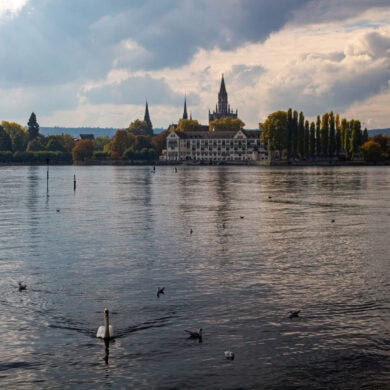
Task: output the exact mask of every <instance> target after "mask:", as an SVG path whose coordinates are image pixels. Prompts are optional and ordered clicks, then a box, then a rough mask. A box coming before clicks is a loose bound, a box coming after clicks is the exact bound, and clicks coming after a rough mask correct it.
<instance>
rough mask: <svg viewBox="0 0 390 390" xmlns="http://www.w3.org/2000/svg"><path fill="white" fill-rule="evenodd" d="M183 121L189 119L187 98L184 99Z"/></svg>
mask: <svg viewBox="0 0 390 390" xmlns="http://www.w3.org/2000/svg"><path fill="white" fill-rule="evenodd" d="M183 119H188V114H187V96H185V97H184V111H183Z"/></svg>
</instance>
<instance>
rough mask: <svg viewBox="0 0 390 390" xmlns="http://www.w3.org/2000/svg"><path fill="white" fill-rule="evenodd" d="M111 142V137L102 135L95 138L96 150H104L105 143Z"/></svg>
mask: <svg viewBox="0 0 390 390" xmlns="http://www.w3.org/2000/svg"><path fill="white" fill-rule="evenodd" d="M110 142H111V140H110V137H107V136H101V137H96V138H95V150H96V151H102V150H104V147H105V145H107V144H109V143H110Z"/></svg>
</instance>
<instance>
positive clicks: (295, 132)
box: [291, 110, 298, 157]
mask: <svg viewBox="0 0 390 390" xmlns="http://www.w3.org/2000/svg"><path fill="white" fill-rule="evenodd" d="M291 145H292V155H293V157H298V148H297V145H298V111H296V110H294V112H293V125H292V137H291Z"/></svg>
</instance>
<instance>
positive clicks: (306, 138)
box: [303, 120, 310, 158]
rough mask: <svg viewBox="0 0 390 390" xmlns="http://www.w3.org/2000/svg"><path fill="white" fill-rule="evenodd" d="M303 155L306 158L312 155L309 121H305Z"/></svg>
mask: <svg viewBox="0 0 390 390" xmlns="http://www.w3.org/2000/svg"><path fill="white" fill-rule="evenodd" d="M303 141H304V143H303V146H304V149H303V155H304V157H305V158H306V157H308V156H309V155H310V124H309V121H308V120H305V130H304V137H303Z"/></svg>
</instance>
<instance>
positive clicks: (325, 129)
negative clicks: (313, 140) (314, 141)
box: [321, 112, 329, 157]
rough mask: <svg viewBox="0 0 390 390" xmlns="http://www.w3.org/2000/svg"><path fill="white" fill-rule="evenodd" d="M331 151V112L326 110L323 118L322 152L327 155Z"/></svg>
mask: <svg viewBox="0 0 390 390" xmlns="http://www.w3.org/2000/svg"><path fill="white" fill-rule="evenodd" d="M328 151H329V114H328V113H327V112H326V113H325V114H323V115H322V119H321V152H322V155H323V156H325V157H326V156H327V155H328Z"/></svg>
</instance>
